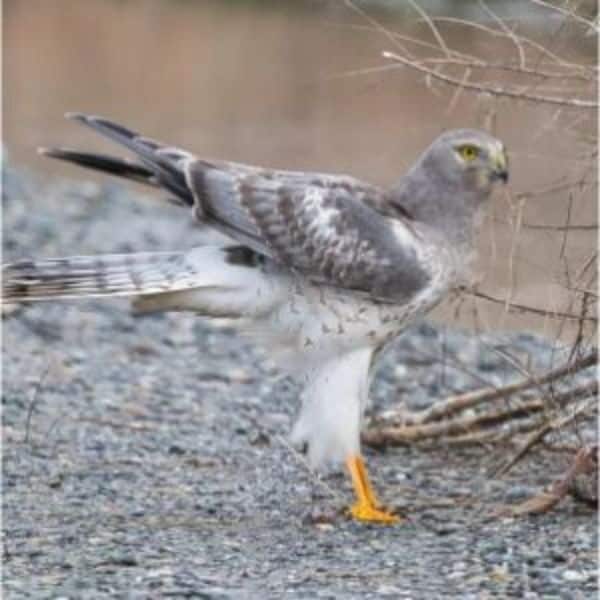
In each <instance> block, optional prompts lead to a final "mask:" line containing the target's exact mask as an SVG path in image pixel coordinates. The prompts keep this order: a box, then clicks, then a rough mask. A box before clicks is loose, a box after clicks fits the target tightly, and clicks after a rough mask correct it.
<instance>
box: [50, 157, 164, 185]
mask: <svg viewBox="0 0 600 600" xmlns="http://www.w3.org/2000/svg"><path fill="white" fill-rule="evenodd" d="M38 152H39V153H40V154H43V155H44V156H49V157H50V158H57V159H58V160H64V161H65V162H70V163H74V164H76V165H79V166H80V167H84V168H85V169H91V170H93V171H102V172H103V173H108V174H109V175H115V176H117V177H124V178H125V179H131V180H133V181H137V182H139V183H144V184H146V185H152V186H154V187H158V182H157V180H156V177H154V173H153V172H152V171H151V170H150V169H147V168H146V167H144V166H142V165H139V164H137V163H135V162H133V161H131V160H127V159H125V158H119V157H115V156H109V155H107V154H95V153H91V152H79V151H78V150H70V149H68V148H39V149H38Z"/></svg>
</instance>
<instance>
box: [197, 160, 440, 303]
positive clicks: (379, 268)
mask: <svg viewBox="0 0 600 600" xmlns="http://www.w3.org/2000/svg"><path fill="white" fill-rule="evenodd" d="M187 181H188V185H189V186H190V188H191V189H192V191H193V193H194V197H195V198H196V201H197V204H198V210H199V212H200V215H199V216H200V218H202V214H204V215H208V216H209V217H210V218H212V219H213V220H216V221H218V222H220V223H221V224H222V227H223V229H224V230H225V231H226V232H227V233H228V234H229V235H231V236H232V237H235V238H237V239H238V240H239V241H242V242H244V243H248V244H249V245H250V246H251V247H252V248H253V249H254V250H255V251H257V252H260V253H263V254H265V255H267V256H269V257H271V258H272V259H274V260H275V261H277V262H278V263H280V264H283V265H286V266H287V267H289V268H291V269H293V270H295V271H297V272H300V273H302V274H303V275H305V276H306V277H308V278H309V279H311V280H313V281H315V282H318V283H325V284H329V285H334V286H336V287H340V288H345V289H350V290H355V291H361V292H366V293H368V294H370V295H372V296H373V297H374V298H379V299H382V300H394V301H403V300H406V299H408V298H410V297H411V296H412V295H414V294H415V293H416V292H417V291H418V290H420V289H422V288H423V287H424V286H425V285H426V283H427V280H428V275H427V273H426V267H425V265H422V264H421V263H420V256H419V245H420V239H419V236H418V234H417V233H416V232H415V230H414V229H413V228H412V227H411V226H410V224H408V223H407V222H405V221H403V220H398V219H392V218H390V217H388V216H386V215H383V214H381V213H380V212H378V211H377V210H375V209H374V208H373V205H374V204H379V203H382V202H383V192H381V191H380V190H379V189H378V188H375V187H373V186H369V185H367V184H363V183H361V182H359V181H357V180H355V179H352V178H350V177H341V176H331V175H318V174H301V173H287V172H281V171H279V172H274V171H259V170H255V171H250V172H248V171H246V170H238V169H237V168H236V167H235V166H233V167H229V166H227V165H224V166H221V167H219V168H217V169H206V168H205V166H204V164H203V161H197V162H190V163H188V165H187ZM229 228H230V229H229Z"/></svg>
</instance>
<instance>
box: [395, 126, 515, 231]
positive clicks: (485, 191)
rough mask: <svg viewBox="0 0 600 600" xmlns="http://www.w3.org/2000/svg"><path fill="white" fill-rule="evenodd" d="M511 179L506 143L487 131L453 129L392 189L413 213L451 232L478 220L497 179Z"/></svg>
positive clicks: (399, 203) (398, 201)
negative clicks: (467, 222)
mask: <svg viewBox="0 0 600 600" xmlns="http://www.w3.org/2000/svg"><path fill="white" fill-rule="evenodd" d="M507 180H508V161H507V157H506V151H505V150H504V145H503V144H502V142H500V141H499V140H497V139H496V138H495V137H493V136H491V135H490V134H489V133H485V132H484V131H478V130H476V129H455V130H452V131H447V132H446V133H443V134H442V135H440V136H439V137H438V138H437V139H436V140H435V141H434V142H433V143H432V144H431V145H430V146H429V148H427V150H425V152H424V153H423V154H422V155H421V157H420V158H419V160H418V161H417V162H416V163H415V165H414V167H413V168H412V169H411V170H410V171H409V172H408V173H407V174H406V175H405V176H404V177H402V179H400V181H399V182H398V184H397V185H396V186H394V187H393V188H392V189H391V190H390V193H389V196H388V197H389V200H390V202H391V203H392V204H393V205H395V206H396V207H398V208H401V209H403V210H404V211H406V212H407V213H408V214H409V215H411V216H412V218H414V219H416V220H418V221H422V222H424V223H428V224H429V225H432V226H434V227H437V228H439V229H442V230H444V231H445V232H446V233H447V234H449V235H452V236H455V237H457V236H460V235H462V232H464V231H465V221H471V220H473V219H477V218H478V215H479V212H480V211H479V210H478V209H479V208H480V207H482V205H483V204H484V201H485V200H486V199H487V198H488V197H489V195H490V192H491V190H492V186H493V184H494V183H496V182H497V181H503V182H506V181H507Z"/></svg>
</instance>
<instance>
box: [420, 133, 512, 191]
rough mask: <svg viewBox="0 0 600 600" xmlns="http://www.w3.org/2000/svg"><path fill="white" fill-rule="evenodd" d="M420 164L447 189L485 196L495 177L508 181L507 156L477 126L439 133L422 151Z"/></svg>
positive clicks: (503, 149) (502, 147)
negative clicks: (475, 127)
mask: <svg viewBox="0 0 600 600" xmlns="http://www.w3.org/2000/svg"><path fill="white" fill-rule="evenodd" d="M421 164H422V165H423V166H424V167H425V168H426V170H427V171H428V175H429V176H433V177H434V178H435V179H437V180H438V181H439V182H440V183H443V184H444V185H445V186H447V188H448V189H458V190H462V191H468V192H472V193H474V194H475V195H476V196H478V197H480V198H481V199H484V198H486V197H487V196H488V194H489V192H490V191H491V189H492V185H493V184H494V183H496V182H498V181H502V182H503V183H506V182H507V181H508V159H507V156H506V150H505V148H504V145H503V144H502V142H501V141H500V140H498V139H496V138H495V137H493V136H491V135H490V134H489V133H486V132H484V131H479V130H477V129H455V130H452V131H448V132H446V133H444V134H442V135H440V136H439V137H438V138H437V139H436V140H435V141H434V142H433V143H432V144H431V146H429V148H428V149H427V150H426V151H425V153H424V155H423V157H422V160H421Z"/></svg>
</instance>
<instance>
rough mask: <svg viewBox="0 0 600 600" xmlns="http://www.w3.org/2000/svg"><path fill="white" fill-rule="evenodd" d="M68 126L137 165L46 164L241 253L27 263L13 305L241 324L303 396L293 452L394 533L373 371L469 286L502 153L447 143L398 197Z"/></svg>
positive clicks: (90, 156) (77, 159) (448, 136)
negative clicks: (478, 229)
mask: <svg viewBox="0 0 600 600" xmlns="http://www.w3.org/2000/svg"><path fill="white" fill-rule="evenodd" d="M69 116H70V117H71V118H72V119H74V120H76V121H79V122H80V123H83V124H84V125H87V126H89V127H91V128H92V129H94V130H96V131H97V132H98V133H100V134H102V135H104V136H106V137H108V138H110V139H111V140H113V141H115V142H117V143H119V144H121V145H122V146H124V147H125V148H127V149H128V150H130V151H131V152H132V153H133V154H134V155H135V156H136V159H137V160H136V161H132V160H127V159H123V158H116V157H113V156H107V155H102V154H96V153H87V152H78V151H74V150H66V149H58V148H56V149H49V150H42V152H43V153H44V154H46V155H48V156H51V157H54V158H59V159H62V160H66V161H69V162H73V163H76V164H78V165H81V166H84V167H88V168H92V169H95V170H99V171H104V172H106V173H109V174H111V175H117V176H120V177H124V178H126V179H130V180H134V181H137V182H140V183H144V184H147V185H150V186H154V187H157V188H161V189H163V190H166V191H168V192H169V194H170V196H171V197H172V199H174V200H175V201H177V203H178V204H180V205H182V206H184V207H188V208H190V209H191V212H192V214H193V216H194V217H195V218H196V219H197V220H198V221H200V222H201V223H205V224H207V225H209V226H211V227H214V228H215V229H217V230H219V231H220V232H221V233H223V234H225V235H226V236H228V237H229V238H230V239H231V242H230V243H226V244H222V245H206V246H201V247H196V248H193V249H191V250H188V251H184V252H160V253H144V254H127V255H106V256H100V257H72V258H61V259H49V260H22V261H20V262H16V263H13V264H10V265H6V266H5V267H4V269H3V280H4V281H3V296H4V300H5V301H8V302H15V301H33V300H49V299H54V298H75V297H82V296H134V297H135V299H134V307H135V309H137V310H138V311H168V310H188V311H193V312H195V313H198V314H200V315H203V316H209V317H230V318H232V319H236V320H237V321H238V324H239V329H240V331H241V332H244V333H246V334H248V335H249V336H251V337H254V338H255V339H256V340H257V341H258V342H259V343H263V344H265V345H266V346H267V347H268V348H269V349H271V350H272V351H273V355H274V357H275V358H276V359H277V360H278V361H279V363H280V364H281V366H282V367H283V368H284V369H285V370H287V371H288V372H290V373H291V374H293V375H295V376H297V377H299V378H300V379H301V380H302V381H303V382H304V384H305V386H304V391H303V394H302V410H301V413H300V416H299V419H298V421H297V423H296V425H295V427H294V431H293V433H292V438H293V440H294V441H295V442H296V443H297V444H299V445H302V446H303V447H304V448H305V449H306V450H307V452H308V457H309V459H310V462H311V463H312V464H313V465H314V466H315V467H318V466H320V465H323V464H324V463H333V464H337V465H341V464H343V463H344V462H345V464H346V466H347V468H348V470H349V472H350V475H351V477H352V482H353V485H354V489H355V492H356V496H357V500H356V503H355V504H354V505H353V506H352V507H351V508H350V513H351V515H352V516H353V517H355V518H356V519H359V520H364V521H375V522H382V523H393V522H395V521H397V520H398V518H397V517H396V516H394V515H393V514H391V513H389V512H388V511H386V510H385V509H384V508H383V506H382V505H380V504H379V502H378V500H377V499H376V496H375V494H374V492H373V490H372V488H371V486H370V484H369V480H368V477H367V472H366V468H365V465H364V462H363V459H362V458H361V452H360V427H361V420H362V416H363V413H364V410H365V407H366V405H367V399H368V398H367V397H368V388H369V372H370V368H371V365H372V362H373V359H374V357H375V356H376V355H377V352H378V350H379V349H381V348H382V346H383V345H384V344H386V342H388V341H389V340H390V339H392V338H394V337H395V336H396V335H397V334H398V333H399V332H400V331H402V330H403V329H404V328H405V327H406V326H407V325H408V324H409V323H411V322H412V321H414V320H415V319H416V318H418V317H420V316H422V315H423V314H424V313H426V312H427V311H428V310H430V309H431V308H432V307H433V306H434V305H436V304H437V303H438V302H439V301H440V300H441V299H442V297H443V296H444V295H445V294H446V293H447V292H448V291H449V290H451V289H452V288H455V287H457V286H459V285H461V284H463V283H464V281H465V278H467V277H468V270H469V267H468V264H469V262H470V257H471V256H472V254H473V252H474V244H473V237H474V232H475V224H476V223H477V221H478V219H479V216H480V212H481V209H482V208H483V206H484V204H485V201H486V200H487V199H488V197H489V195H490V192H491V189H492V187H493V184H494V183H495V182H496V181H498V180H502V181H504V182H506V180H507V178H508V171H507V159H506V154H505V151H504V147H503V145H502V143H501V142H499V141H498V140H497V139H495V138H493V137H492V136H490V135H488V134H487V133H484V132H482V131H476V130H469V129H461V130H455V131H449V132H447V133H444V134H443V135H441V136H440V137H438V138H437V139H436V140H435V141H434V142H433V143H432V144H431V146H430V147H429V148H428V149H427V150H426V151H425V152H424V154H423V155H422V156H421V157H420V158H419V159H418V160H417V162H416V163H415V165H414V166H413V167H412V168H411V169H410V170H409V171H408V173H407V174H405V175H404V176H403V177H402V178H401V179H400V181H399V182H398V183H397V185H395V186H394V187H392V188H391V189H389V190H383V189H380V188H378V187H376V186H373V185H370V184H368V183H363V182H362V181H358V180H357V179H354V178H352V177H348V176H340V175H324V174H320V173H301V172H291V171H274V170H269V169H263V168H258V167H252V166H247V165H242V164H236V163H231V162H220V161H213V160H204V159H200V158H197V157H195V156H193V155H192V154H190V153H188V152H185V151H183V150H180V149H178V148H174V147H171V146H166V145H164V144H161V143H159V142H156V141H154V140H151V139H148V138H145V137H142V136H140V135H138V134H136V133H134V132H132V131H130V130H129V129H126V128H125V127H122V126H121V125H118V124H116V123H113V122H111V121H109V120H107V119H103V118H100V117H95V116H86V115H82V114H72V115H69Z"/></svg>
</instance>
